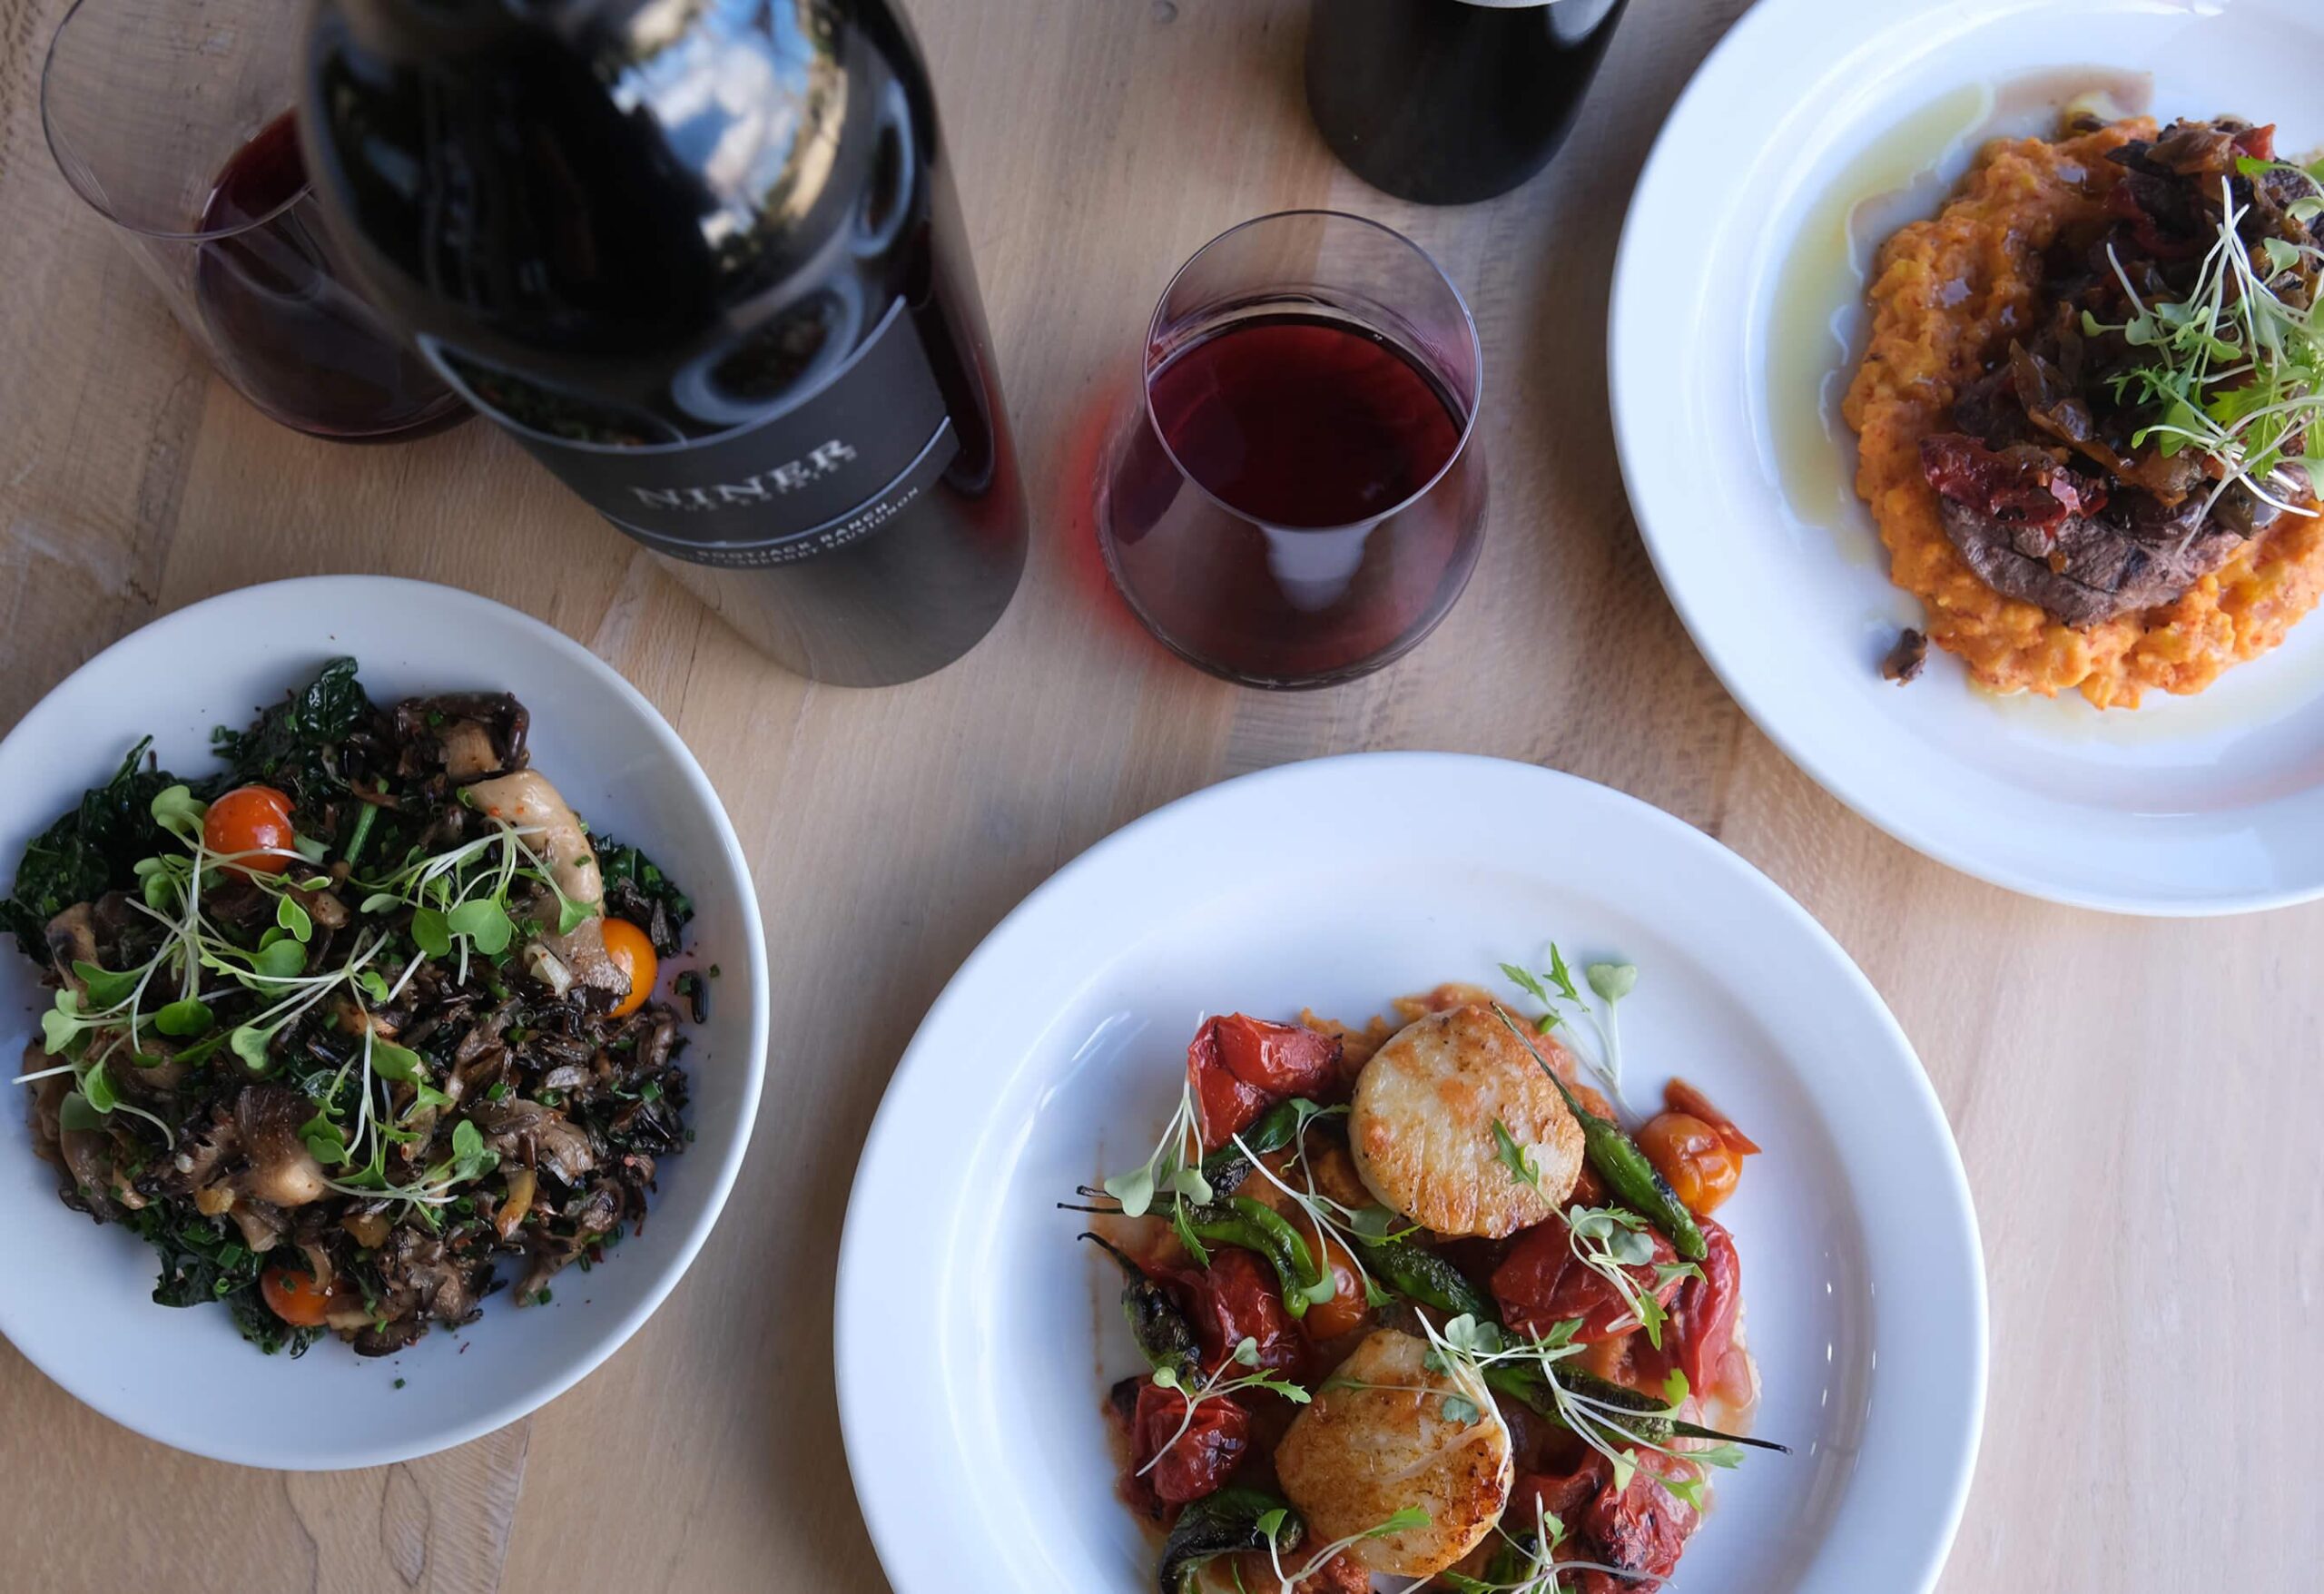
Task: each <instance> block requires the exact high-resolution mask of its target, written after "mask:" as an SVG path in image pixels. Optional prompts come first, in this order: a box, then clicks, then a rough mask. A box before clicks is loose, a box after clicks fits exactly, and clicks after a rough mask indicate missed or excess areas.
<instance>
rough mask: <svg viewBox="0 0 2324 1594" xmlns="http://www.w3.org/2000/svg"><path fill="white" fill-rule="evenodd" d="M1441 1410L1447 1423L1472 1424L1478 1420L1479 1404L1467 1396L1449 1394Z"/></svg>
mask: <svg viewBox="0 0 2324 1594" xmlns="http://www.w3.org/2000/svg"><path fill="white" fill-rule="evenodd" d="M1440 1410H1441V1411H1442V1412H1443V1416H1444V1420H1445V1421H1446V1422H1460V1423H1464V1424H1465V1423H1470V1422H1475V1421H1476V1420H1477V1417H1478V1414H1479V1413H1478V1411H1477V1402H1474V1401H1472V1400H1471V1399H1469V1397H1468V1396H1466V1395H1456V1394H1449V1395H1446V1396H1445V1397H1444V1404H1443V1407H1441V1408H1440Z"/></svg>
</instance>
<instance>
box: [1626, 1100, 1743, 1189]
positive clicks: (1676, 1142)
mask: <svg viewBox="0 0 2324 1594" xmlns="http://www.w3.org/2000/svg"><path fill="white" fill-rule="evenodd" d="M1638 1148H1639V1149H1640V1151H1643V1152H1644V1153H1646V1160H1647V1161H1649V1162H1650V1163H1652V1164H1653V1165H1654V1167H1655V1171H1656V1172H1658V1173H1659V1174H1660V1175H1661V1176H1663V1177H1664V1178H1665V1179H1668V1180H1669V1182H1670V1190H1671V1194H1673V1195H1675V1196H1678V1197H1679V1200H1680V1201H1682V1202H1684V1203H1685V1204H1686V1207H1687V1210H1688V1211H1689V1212H1699V1213H1707V1212H1711V1211H1715V1210H1716V1209H1717V1208H1718V1205H1719V1204H1720V1203H1722V1202H1724V1201H1725V1200H1726V1199H1727V1198H1728V1196H1732V1195H1734V1194H1735V1186H1736V1182H1737V1181H1738V1180H1739V1179H1740V1178H1741V1177H1742V1176H1743V1154H1742V1153H1741V1152H1739V1151H1738V1150H1736V1149H1735V1147H1734V1146H1730V1145H1728V1143H1727V1141H1726V1140H1725V1139H1723V1138H1721V1136H1720V1135H1719V1133H1718V1130H1717V1129H1716V1128H1714V1127H1712V1126H1710V1125H1709V1124H1707V1123H1705V1122H1703V1120H1702V1119H1700V1118H1699V1117H1695V1116H1694V1115H1693V1114H1692V1113H1659V1114H1657V1115H1656V1116H1655V1117H1653V1118H1652V1119H1651V1120H1649V1122H1648V1124H1647V1126H1646V1127H1645V1128H1643V1129H1640V1131H1639V1132H1638Z"/></svg>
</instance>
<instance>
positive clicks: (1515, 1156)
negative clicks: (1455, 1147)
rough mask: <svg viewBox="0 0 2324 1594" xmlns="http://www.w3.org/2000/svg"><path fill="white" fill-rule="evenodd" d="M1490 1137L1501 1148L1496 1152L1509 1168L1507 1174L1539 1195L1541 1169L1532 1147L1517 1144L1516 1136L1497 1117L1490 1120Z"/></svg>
mask: <svg viewBox="0 0 2324 1594" xmlns="http://www.w3.org/2000/svg"><path fill="white" fill-rule="evenodd" d="M1492 1138H1493V1144H1494V1145H1496V1146H1499V1147H1500V1148H1501V1149H1500V1152H1499V1154H1498V1155H1499V1156H1500V1158H1501V1165H1502V1166H1503V1167H1505V1168H1507V1169H1508V1170H1509V1176H1510V1177H1511V1178H1512V1179H1515V1180H1516V1181H1517V1182H1518V1183H1519V1184H1521V1185H1522V1186H1525V1187H1526V1188H1527V1189H1529V1190H1531V1191H1532V1192H1533V1193H1534V1194H1535V1195H1536V1196H1539V1195H1541V1193H1542V1192H1541V1166H1540V1164H1539V1163H1538V1162H1537V1161H1536V1160H1535V1158H1534V1151H1533V1147H1532V1146H1520V1145H1518V1144H1517V1137H1516V1136H1514V1135H1512V1134H1511V1133H1510V1132H1509V1126H1508V1125H1507V1124H1504V1123H1502V1121H1501V1120H1500V1119H1499V1118H1495V1119H1494V1120H1493V1121H1492Z"/></svg>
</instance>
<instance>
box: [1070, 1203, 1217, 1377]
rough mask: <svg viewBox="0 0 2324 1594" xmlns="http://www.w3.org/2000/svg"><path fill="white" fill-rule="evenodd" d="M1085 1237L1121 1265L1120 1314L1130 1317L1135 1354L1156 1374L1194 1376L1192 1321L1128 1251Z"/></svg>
mask: <svg viewBox="0 0 2324 1594" xmlns="http://www.w3.org/2000/svg"><path fill="white" fill-rule="evenodd" d="M1081 1237H1082V1238H1083V1239H1085V1240H1091V1241H1095V1242H1096V1243H1097V1245H1098V1246H1099V1248H1100V1249H1102V1250H1103V1251H1104V1252H1105V1253H1106V1254H1107V1255H1108V1256H1111V1257H1112V1258H1113V1259H1114V1260H1115V1261H1116V1262H1117V1263H1119V1264H1121V1270H1122V1277H1123V1281H1124V1282H1123V1284H1122V1315H1123V1316H1125V1317H1127V1318H1128V1319H1129V1332H1130V1337H1131V1338H1132V1339H1134V1340H1136V1341H1137V1349H1138V1353H1139V1354H1140V1355H1143V1356H1144V1357H1145V1358H1146V1360H1147V1365H1149V1366H1151V1367H1152V1368H1153V1369H1154V1370H1155V1371H1156V1372H1157V1373H1160V1372H1163V1371H1165V1370H1166V1369H1167V1371H1168V1372H1170V1373H1174V1374H1176V1375H1177V1376H1178V1377H1180V1378H1192V1377H1195V1376H1196V1373H1197V1372H1198V1370H1199V1364H1200V1363H1201V1359H1202V1356H1201V1349H1200V1347H1199V1345H1198V1344H1197V1343H1196V1339H1195V1330H1194V1324H1192V1323H1188V1322H1187V1314H1185V1313H1183V1312H1181V1311H1179V1310H1178V1306H1177V1302H1175V1301H1173V1300H1171V1299H1170V1294H1169V1292H1168V1291H1167V1290H1166V1289H1164V1288H1163V1287H1162V1286H1161V1285H1160V1284H1157V1283H1156V1282H1155V1281H1154V1280H1153V1279H1150V1278H1148V1277H1147V1275H1146V1270H1145V1269H1144V1268H1142V1267H1140V1266H1138V1264H1137V1263H1135V1262H1133V1261H1132V1260H1130V1258H1129V1255H1128V1253H1126V1252H1124V1251H1123V1250H1122V1249H1121V1248H1120V1247H1119V1246H1118V1245H1114V1244H1112V1243H1111V1242H1110V1241H1108V1240H1107V1239H1105V1238H1104V1237H1103V1236H1102V1235H1093V1234H1088V1233H1086V1232H1085V1233H1084V1234H1083V1235H1082V1236H1081Z"/></svg>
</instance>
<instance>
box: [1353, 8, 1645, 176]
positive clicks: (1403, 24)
mask: <svg viewBox="0 0 2324 1594" xmlns="http://www.w3.org/2000/svg"><path fill="white" fill-rule="evenodd" d="M1626 4H1627V0H1315V9H1314V12H1313V15H1312V17H1311V19H1310V21H1309V23H1308V30H1307V107H1308V110H1309V112H1310V113H1312V114H1313V115H1314V117H1315V126H1316V129H1317V131H1319V132H1320V133H1323V135H1324V143H1327V144H1329V145H1331V147H1332V153H1334V154H1335V155H1337V156H1338V157H1339V158H1340V160H1341V161H1342V162H1344V164H1345V165H1346V166H1347V168H1348V169H1349V170H1350V171H1352V172H1354V173H1355V174H1356V175H1357V176H1358V177H1361V178H1363V179H1364V181H1365V182H1369V183H1370V184H1372V186H1373V187H1374V188H1376V189H1379V190H1381V191H1382V192H1386V193H1392V194H1394V195H1395V196H1396V197H1397V198H1399V199H1408V200H1416V201H1418V202H1421V203H1422V204H1430V205H1459V204H1469V203H1472V202H1475V201H1478V200H1487V199H1491V198H1492V197H1493V196H1494V195H1495V194H1500V193H1506V192H1508V191H1509V190H1511V189H1512V188H1515V187H1516V186H1517V185H1518V184H1519V183H1521V182H1524V181H1525V180H1526V179H1527V178H1529V177H1531V176H1532V175H1533V173H1535V172H1539V171H1540V170H1541V168H1542V167H1543V166H1545V165H1547V164H1548V163H1549V160H1550V157H1551V155H1554V154H1556V153H1557V151H1558V146H1559V145H1560V144H1561V143H1564V142H1565V138H1566V134H1567V133H1571V131H1572V130H1573V124H1574V122H1575V119H1576V118H1577V117H1579V116H1580V115H1581V99H1582V95H1583V94H1584V93H1587V92H1588V91H1589V88H1590V79H1591V78H1592V77H1594V76H1596V75H1597V72H1598V63H1599V62H1600V60H1601V59H1603V58H1604V56H1605V54H1606V46H1607V44H1609V43H1610V42H1611V40H1612V39H1613V36H1614V28H1615V25H1617V24H1618V23H1620V21H1621V17H1622V8H1623V6H1624V5H1626Z"/></svg>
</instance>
